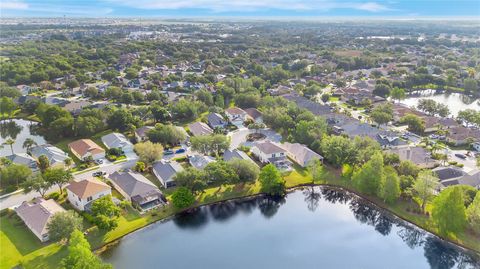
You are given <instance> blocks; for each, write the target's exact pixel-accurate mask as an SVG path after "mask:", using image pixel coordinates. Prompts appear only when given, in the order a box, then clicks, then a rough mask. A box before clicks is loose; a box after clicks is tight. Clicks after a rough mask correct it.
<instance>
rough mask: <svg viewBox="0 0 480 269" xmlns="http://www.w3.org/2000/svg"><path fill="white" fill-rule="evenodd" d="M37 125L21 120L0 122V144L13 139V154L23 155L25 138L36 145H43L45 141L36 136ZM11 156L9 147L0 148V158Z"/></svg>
mask: <svg viewBox="0 0 480 269" xmlns="http://www.w3.org/2000/svg"><path fill="white" fill-rule="evenodd" d="M38 130H39V128H38V124H37V123H36V122H33V121H28V120H22V119H11V120H4V121H0V144H2V143H3V142H5V141H6V140H7V139H10V138H11V139H13V140H14V141H15V143H14V144H13V145H12V146H13V151H14V153H24V152H26V149H25V148H23V142H24V141H25V139H27V138H31V139H33V140H34V141H35V142H36V143H37V144H38V145H42V144H45V143H46V141H45V139H44V138H43V137H42V136H41V135H39V134H38ZM10 154H12V152H11V148H10V147H3V148H0V157H3V156H8V155H10Z"/></svg>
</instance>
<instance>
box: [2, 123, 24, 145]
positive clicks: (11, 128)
mask: <svg viewBox="0 0 480 269" xmlns="http://www.w3.org/2000/svg"><path fill="white" fill-rule="evenodd" d="M22 129H23V126H20V125H18V124H17V122H16V121H13V120H7V121H3V122H0V136H1V137H2V138H3V139H7V138H11V139H13V140H15V139H17V136H18V134H20V132H21V131H22Z"/></svg>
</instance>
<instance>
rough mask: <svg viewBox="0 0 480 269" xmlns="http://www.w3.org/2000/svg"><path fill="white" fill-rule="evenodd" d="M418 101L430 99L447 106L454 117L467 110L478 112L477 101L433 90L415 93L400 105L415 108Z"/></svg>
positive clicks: (458, 94)
mask: <svg viewBox="0 0 480 269" xmlns="http://www.w3.org/2000/svg"><path fill="white" fill-rule="evenodd" d="M420 99H432V100H435V101H436V102H438V103H441V104H444V105H447V106H448V108H449V109H450V113H451V114H452V116H454V117H456V116H457V114H458V112H459V111H461V110H465V109H467V108H471V109H476V110H480V105H479V103H478V102H479V99H475V98H471V97H469V96H467V95H464V94H461V93H442V94H436V93H435V91H434V90H423V91H416V92H413V93H412V94H410V95H407V98H406V99H404V100H402V101H401V103H403V104H406V105H408V106H414V107H417V105H418V101H419V100H420Z"/></svg>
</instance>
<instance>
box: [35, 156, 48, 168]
mask: <svg viewBox="0 0 480 269" xmlns="http://www.w3.org/2000/svg"><path fill="white" fill-rule="evenodd" d="M49 167H50V160H49V159H48V157H47V156H45V155H40V157H38V168H40V171H42V172H44V171H45V170H47V169H48V168H49Z"/></svg>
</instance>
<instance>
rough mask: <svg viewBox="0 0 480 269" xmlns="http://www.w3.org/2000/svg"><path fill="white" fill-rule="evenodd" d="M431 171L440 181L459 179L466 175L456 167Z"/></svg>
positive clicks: (438, 168)
mask: <svg viewBox="0 0 480 269" xmlns="http://www.w3.org/2000/svg"><path fill="white" fill-rule="evenodd" d="M432 171H433V172H435V174H436V175H437V177H438V178H439V179H440V181H443V180H449V179H453V178H459V177H462V176H464V175H466V174H467V173H465V172H464V171H463V170H462V169H460V168H457V167H437V168H435V169H433V170H432Z"/></svg>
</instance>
